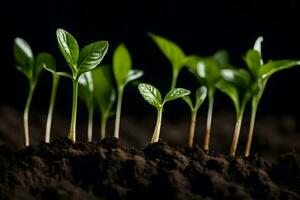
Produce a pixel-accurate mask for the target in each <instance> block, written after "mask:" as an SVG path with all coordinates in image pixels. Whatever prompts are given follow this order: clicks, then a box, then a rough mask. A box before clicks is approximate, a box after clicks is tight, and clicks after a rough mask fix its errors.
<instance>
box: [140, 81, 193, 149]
mask: <svg viewBox="0 0 300 200" xmlns="http://www.w3.org/2000/svg"><path fill="white" fill-rule="evenodd" d="M138 88H139V92H140V94H141V95H142V96H143V98H144V99H145V100H146V101H147V102H148V103H149V104H151V105H152V106H154V107H155V108H156V109H157V121H156V125H155V129H154V133H153V136H152V139H151V143H154V142H158V140H159V135H160V127H161V120H162V112H163V107H164V105H165V103H167V102H168V101H172V100H175V99H178V98H182V97H184V96H187V95H189V94H190V91H189V90H186V89H183V88H174V89H172V90H170V91H169V92H168V93H167V94H166V96H165V97H164V99H162V97H161V94H160V92H159V90H158V89H156V88H155V87H154V86H152V85H150V84H146V83H140V84H139V85H138Z"/></svg>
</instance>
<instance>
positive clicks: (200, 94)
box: [183, 86, 207, 147]
mask: <svg viewBox="0 0 300 200" xmlns="http://www.w3.org/2000/svg"><path fill="white" fill-rule="evenodd" d="M206 96H207V88H206V87H205V86H202V87H200V88H198V89H197V91H196V95H195V97H196V100H195V104H194V105H193V102H192V100H191V98H190V97H189V96H184V97H183V100H184V101H185V102H186V103H187V104H188V106H189V108H190V110H191V124H190V131H189V141H188V146H189V147H192V146H193V141H194V135H195V127H196V121H197V113H198V110H199V108H200V106H201V105H202V103H203V102H204V100H205V98H206Z"/></svg>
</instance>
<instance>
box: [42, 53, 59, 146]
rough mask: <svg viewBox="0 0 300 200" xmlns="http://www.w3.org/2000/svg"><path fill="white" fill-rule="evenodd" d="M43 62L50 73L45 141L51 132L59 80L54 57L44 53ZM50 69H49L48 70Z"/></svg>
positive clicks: (48, 138) (47, 141)
mask: <svg viewBox="0 0 300 200" xmlns="http://www.w3.org/2000/svg"><path fill="white" fill-rule="evenodd" d="M44 55H45V56H44V58H45V63H44V65H43V67H44V69H46V70H48V71H49V72H51V74H52V89H51V98H50V103H49V110H48V116H47V123H46V134H45V142H46V143H49V142H50V133H51V124H52V115H53V110H54V104H55V99H56V91H57V86H58V82H59V78H60V76H59V74H57V73H56V63H55V59H54V57H53V56H52V55H50V54H44ZM50 69H51V70H50Z"/></svg>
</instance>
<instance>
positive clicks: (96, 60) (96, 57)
mask: <svg viewBox="0 0 300 200" xmlns="http://www.w3.org/2000/svg"><path fill="white" fill-rule="evenodd" d="M107 50H108V42H107V41H98V42H94V43H91V44H89V45H87V46H85V47H84V48H83V49H82V50H81V51H80V54H79V58H78V75H80V74H83V73H85V72H87V71H91V70H93V69H94V68H95V67H97V66H98V65H99V64H100V62H101V61H102V59H103V58H104V56H105V55H106V52H107Z"/></svg>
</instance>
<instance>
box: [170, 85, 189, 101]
mask: <svg viewBox="0 0 300 200" xmlns="http://www.w3.org/2000/svg"><path fill="white" fill-rule="evenodd" d="M190 93H191V92H190V91H189V90H187V89H184V88H175V89H172V90H171V91H169V92H168V93H167V94H166V96H165V98H164V103H166V102H168V101H172V100H175V99H179V98H182V97H184V96H187V95H189V94H190Z"/></svg>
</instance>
